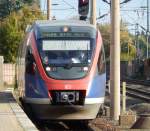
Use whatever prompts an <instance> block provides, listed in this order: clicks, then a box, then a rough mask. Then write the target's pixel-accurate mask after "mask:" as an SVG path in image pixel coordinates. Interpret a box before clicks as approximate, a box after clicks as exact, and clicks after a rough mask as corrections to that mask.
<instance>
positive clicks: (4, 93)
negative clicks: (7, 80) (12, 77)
mask: <svg viewBox="0 0 150 131" xmlns="http://www.w3.org/2000/svg"><path fill="white" fill-rule="evenodd" d="M37 130H38V129H37V128H36V127H35V126H34V124H33V123H32V122H31V120H30V119H29V118H28V117H27V115H26V114H25V113H24V111H23V110H22V108H21V107H20V106H19V105H18V104H17V102H16V100H15V99H14V97H13V95H12V89H11V88H10V89H7V90H0V131H37Z"/></svg>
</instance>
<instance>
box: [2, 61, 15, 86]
mask: <svg viewBox="0 0 150 131" xmlns="http://www.w3.org/2000/svg"><path fill="white" fill-rule="evenodd" d="M3 82H4V84H6V85H13V84H14V82H15V64H5V63H4V64H3Z"/></svg>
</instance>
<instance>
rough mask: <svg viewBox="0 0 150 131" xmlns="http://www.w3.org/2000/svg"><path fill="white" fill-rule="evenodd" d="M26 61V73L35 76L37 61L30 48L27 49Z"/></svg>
mask: <svg viewBox="0 0 150 131" xmlns="http://www.w3.org/2000/svg"><path fill="white" fill-rule="evenodd" d="M25 59H26V73H28V74H32V75H33V74H34V73H35V60H34V56H33V54H32V49H31V47H30V46H28V47H27V51H26V58H25Z"/></svg>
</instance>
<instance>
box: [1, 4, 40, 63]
mask: <svg viewBox="0 0 150 131" xmlns="http://www.w3.org/2000/svg"><path fill="white" fill-rule="evenodd" d="M38 18H39V19H42V14H41V12H40V10H39V8H38V6H35V5H34V6H30V7H29V6H27V5H26V6H24V7H23V8H22V9H21V10H19V11H17V12H16V11H14V12H12V13H11V14H10V15H9V16H8V17H7V18H5V19H3V21H2V22H1V25H0V36H1V38H0V55H3V56H4V60H5V62H15V59H16V55H17V49H18V46H19V44H20V42H21V41H22V40H23V37H24V35H25V29H26V26H27V25H28V24H32V23H33V22H34V21H35V20H36V19H38Z"/></svg>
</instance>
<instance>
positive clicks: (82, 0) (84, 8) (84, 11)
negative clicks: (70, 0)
mask: <svg viewBox="0 0 150 131" xmlns="http://www.w3.org/2000/svg"><path fill="white" fill-rule="evenodd" d="M78 12H79V14H80V15H81V16H80V19H81V20H85V19H86V18H87V15H88V13H89V0H79V2H78Z"/></svg>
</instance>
